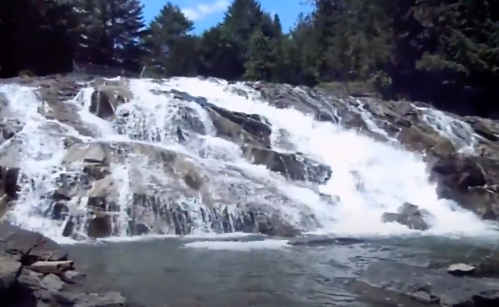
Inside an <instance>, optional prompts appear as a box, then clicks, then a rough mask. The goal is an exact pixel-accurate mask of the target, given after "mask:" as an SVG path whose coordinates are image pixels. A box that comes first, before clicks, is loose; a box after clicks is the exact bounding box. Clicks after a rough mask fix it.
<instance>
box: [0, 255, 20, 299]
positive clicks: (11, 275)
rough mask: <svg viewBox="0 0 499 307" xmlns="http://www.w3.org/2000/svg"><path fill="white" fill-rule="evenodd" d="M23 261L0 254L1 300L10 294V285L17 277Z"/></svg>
mask: <svg viewBox="0 0 499 307" xmlns="http://www.w3.org/2000/svg"><path fill="white" fill-rule="evenodd" d="M20 268H21V263H20V262H17V261H15V260H14V259H12V257H6V256H3V255H0V302H4V301H5V300H6V299H7V295H8V294H9V290H10V287H11V286H12V284H14V282H15V281H16V279H17V274H18V273H19V271H20Z"/></svg>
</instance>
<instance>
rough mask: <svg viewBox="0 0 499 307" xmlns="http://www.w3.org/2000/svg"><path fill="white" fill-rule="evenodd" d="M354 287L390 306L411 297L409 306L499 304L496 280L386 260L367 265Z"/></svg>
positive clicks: (487, 305) (448, 306)
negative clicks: (456, 275)
mask: <svg viewBox="0 0 499 307" xmlns="http://www.w3.org/2000/svg"><path fill="white" fill-rule="evenodd" d="M357 290H358V291H359V292H360V293H361V294H362V295H364V297H365V298H366V299H368V300H370V301H375V302H378V303H384V304H389V306H392V305H393V306H397V305H399V304H404V303H407V302H408V300H412V301H413V303H412V306H424V305H430V306H442V307H462V306H469V307H489V306H496V305H497V304H499V282H498V281H495V280H488V279H474V278H466V277H455V276H452V275H450V274H448V273H447V272H445V271H438V270H431V269H427V268H423V267H416V266H411V265H407V264H401V263H396V262H392V261H385V260H382V261H377V262H374V263H372V264H370V265H369V266H368V268H367V269H366V270H365V271H364V272H363V273H362V275H361V277H360V278H359V280H358V283H357ZM417 303H419V305H418V304H417ZM390 304H391V305H390ZM409 304H411V303H410V302H409ZM404 305H405V304H404ZM409 306H411V305H409Z"/></svg>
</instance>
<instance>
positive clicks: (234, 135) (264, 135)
mask: <svg viewBox="0 0 499 307" xmlns="http://www.w3.org/2000/svg"><path fill="white" fill-rule="evenodd" d="M207 111H208V114H209V115H210V117H211V120H212V121H213V125H214V126H215V129H216V133H217V136H219V137H222V138H225V139H227V140H229V141H231V142H234V143H236V144H253V145H262V146H270V132H269V130H268V129H269V128H268V126H265V125H260V124H256V125H249V126H244V127H246V129H250V131H253V132H256V134H253V133H251V132H249V131H248V130H246V129H244V128H243V126H241V125H240V124H238V123H237V122H234V121H232V120H230V119H228V118H227V117H225V116H223V115H221V114H220V113H219V112H217V111H215V110H213V109H211V108H208V109H207ZM236 118H237V117H236ZM250 122H251V123H253V124H254V123H256V122H257V121H255V120H251V121H250ZM249 127H251V128H249ZM262 127H265V128H262ZM258 128H262V130H258Z"/></svg>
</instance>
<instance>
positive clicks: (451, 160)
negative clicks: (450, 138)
mask: <svg viewBox="0 0 499 307" xmlns="http://www.w3.org/2000/svg"><path fill="white" fill-rule="evenodd" d="M430 174H431V175H430V179H431V180H432V181H434V182H436V184H437V193H438V196H439V197H441V198H446V199H451V200H454V201H456V202H457V203H458V204H459V205H461V206H462V207H463V208H465V209H467V210H470V211H472V212H474V213H476V214H477V215H478V216H480V217H481V218H483V219H487V220H499V219H498V218H499V205H498V204H499V186H498V184H499V161H498V160H494V159H491V158H487V157H479V156H464V155H451V156H448V157H445V158H441V159H440V160H438V161H436V162H435V163H434V164H433V165H432V166H431V168H430Z"/></svg>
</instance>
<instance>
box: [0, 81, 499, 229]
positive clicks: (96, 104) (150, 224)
mask: <svg viewBox="0 0 499 307" xmlns="http://www.w3.org/2000/svg"><path fill="white" fill-rule="evenodd" d="M214 82H215V81H214ZM3 83H12V84H20V85H24V86H31V87H33V88H36V89H34V90H33V92H34V93H35V94H34V95H37V97H38V99H39V100H40V106H38V113H39V115H40V116H42V117H44V118H45V119H47V120H48V121H46V122H44V123H43V124H42V125H44V126H43V127H45V126H46V130H47V131H50V132H51V133H52V135H54V136H56V138H55V142H59V141H60V140H62V142H61V144H60V147H63V148H64V150H66V154H65V155H64V157H62V159H61V164H60V165H57V166H54V167H57V171H55V172H56V173H57V174H58V175H57V176H55V175H54V177H55V178H56V179H54V181H55V183H54V185H55V191H50V192H49V193H46V195H43V199H44V201H47V202H48V203H50V208H49V209H47V210H46V212H42V213H41V214H43V215H45V216H47V217H50V218H51V219H53V220H55V221H56V222H57V223H59V225H61V229H64V230H63V231H62V230H61V231H62V232H63V233H64V235H65V236H71V237H73V238H76V239H83V238H88V237H91V238H96V237H107V236H113V235H141V234H145V233H151V232H152V233H159V234H177V235H185V234H190V233H192V231H193V230H194V229H199V228H205V229H209V230H212V231H215V232H218V233H225V232H234V231H243V232H252V233H263V234H269V235H278V236H293V235H296V234H298V233H300V232H301V231H303V230H313V229H315V228H316V227H318V226H320V225H319V224H318V222H317V219H316V217H315V216H314V215H313V214H312V212H310V209H307V206H304V205H303V204H301V203H299V202H298V203H297V201H296V200H295V199H290V197H289V196H288V195H286V193H285V192H283V191H281V190H278V189H274V188H273V187H272V186H273V185H272V184H270V185H269V182H268V181H267V180H268V179H267V178H261V177H258V176H256V175H254V174H251V173H248V172H246V171H245V170H244V169H241V168H238V167H237V166H236V164H232V165H230V163H229V164H227V165H226V166H224V167H222V168H221V167H218V166H215V165H210V163H209V162H206V163H200V162H199V161H198V160H197V159H193V158H192V157H191V156H189V154H186V153H183V152H181V151H176V150H174V149H167V148H168V147H165V146H155V145H154V143H157V144H172V143H175V144H178V143H180V144H182V145H183V146H185V147H186V148H190V149H192V148H195V150H198V151H199V152H198V153H197V154H198V155H199V156H200V157H203V158H209V157H210V155H213V154H214V153H213V152H212V151H211V150H210V146H213V145H212V144H209V142H208V141H207V140H206V135H208V134H210V135H216V136H218V137H220V138H221V139H223V140H224V142H225V141H226V142H227V143H228V144H230V145H227V146H232V147H233V148H235V149H236V151H237V152H239V153H238V154H237V157H233V156H230V155H228V154H226V153H220V157H217V159H225V160H227V161H232V160H233V159H240V158H243V159H246V161H247V162H249V163H252V164H255V165H260V166H262V167H264V168H266V169H268V170H270V171H271V175H269V176H271V177H272V176H278V177H276V178H279V180H287V181H288V182H290V183H293V184H295V185H306V186H307V187H310V188H313V189H316V187H317V185H320V184H324V183H325V182H327V181H328V179H329V178H330V177H331V175H332V172H334V170H331V168H330V167H329V166H327V165H325V164H324V163H323V162H322V161H316V159H315V158H314V157H309V156H307V155H304V154H303V153H300V152H297V151H296V149H294V148H292V146H287V145H286V135H285V133H283V132H282V131H280V130H279V129H277V128H276V127H272V125H271V123H270V122H269V121H268V120H267V119H266V118H264V117H263V116H261V115H257V114H250V113H243V112H235V111H231V110H228V109H224V108H221V107H219V106H216V105H214V104H212V103H210V102H209V101H208V100H207V99H205V98H203V97H195V96H192V95H190V94H188V93H185V92H182V91H179V90H175V89H170V90H151V94H152V95H156V96H158V97H159V98H161V99H163V100H165V101H168V103H171V104H175V106H176V111H175V112H176V113H175V114H174V115H172V116H173V117H172V118H173V119H172V120H169V121H168V123H169V124H168V125H169V126H168V127H165V129H164V130H165V131H167V132H164V131H163V132H161V133H160V132H158V131H157V129H156V130H154V129H151V127H149V126H148V124H149V123H148V122H147V118H146V117H144V116H142V115H141V113H140V112H141V110H135V109H131V108H128V107H127V105H130V104H128V102H130V101H132V100H134V97H133V95H134V94H133V93H132V92H131V90H130V89H129V86H130V80H126V79H112V80H111V79H103V78H96V77H92V76H75V75H68V76H64V77H60V76H51V77H45V78H14V79H11V80H6V81H3ZM246 85H247V86H248V87H247V88H246V89H242V88H240V87H231V85H228V90H230V91H232V92H234V93H236V94H238V95H241V96H245V97H250V96H255V93H256V94H259V95H260V96H261V97H262V98H264V99H265V100H266V101H267V102H268V103H269V104H270V105H272V106H274V107H277V108H294V109H297V110H299V111H301V112H304V113H306V114H310V115H311V116H313V117H314V118H315V119H316V120H318V121H321V122H331V123H334V124H339V125H341V126H343V127H345V128H347V129H353V130H355V131H356V132H358V133H359V134H362V135H365V136H367V137H371V138H374V139H375V140H377V141H379V142H389V143H391V144H392V145H393V146H399V147H401V148H405V149H408V150H410V151H413V152H415V153H417V154H420V155H422V156H423V157H424V159H425V161H426V162H428V165H429V172H430V174H431V180H433V181H434V182H435V185H436V187H437V192H438V195H439V196H440V197H442V198H448V199H452V200H455V201H457V202H458V203H459V204H460V205H461V206H462V207H464V208H466V209H468V210H471V211H473V212H475V213H476V214H477V215H479V216H480V217H482V218H484V219H491V220H499V205H498V204H499V201H498V200H499V198H498V195H499V188H498V184H499V182H498V180H499V179H498V177H497V173H498V172H499V162H498V161H499V156H497V154H496V153H497V152H499V124H497V123H495V122H493V121H490V120H485V119H481V118H476V117H458V116H456V115H452V114H448V113H443V112H440V111H437V110H434V109H431V108H429V107H428V106H427V105H424V104H419V103H409V102H404V101H397V102H393V101H383V102H380V101H378V100H376V99H374V98H353V97H346V98H345V97H341V98H339V97H336V96H335V95H334V93H324V92H320V91H319V90H316V89H311V88H306V87H300V88H293V87H291V86H287V85H277V84H268V83H262V82H256V83H246ZM250 92H251V93H250ZM165 103H166V102H165ZM84 104H86V107H88V111H90V112H92V113H93V114H95V115H96V116H97V117H99V118H98V119H96V120H100V121H103V122H107V123H109V124H110V126H112V129H114V130H115V131H117V132H118V133H120V134H123V135H125V136H126V137H127V139H128V141H113V142H111V141H104V139H106V135H105V134H106V131H102V130H100V129H99V127H97V126H96V125H93V123H89V122H88V121H86V122H85V121H84V120H83V119H82V113H81V112H80V106H82V105H84ZM134 107H136V108H138V109H140V106H137V105H136V104H135V105H134ZM200 110H201V111H202V112H203V116H205V118H201V117H200V116H199V112H200ZM0 117H1V118H0V132H1V133H0V134H1V135H0V136H1V138H0V142H2V148H1V150H0V166H1V167H3V168H2V176H4V173H5V176H7V173H8V174H10V175H8V176H7V177H9V176H10V177H9V178H13V177H12V176H13V175H14V173H15V176H14V177H15V178H16V180H15V181H16V182H17V181H19V180H18V178H21V177H22V176H23V174H22V171H21V172H20V173H21V174H19V169H21V170H22V167H23V160H22V155H21V154H20V153H22V152H23V141H22V140H23V138H26V137H27V136H26V134H27V133H28V132H23V131H25V130H26V129H24V127H25V125H24V124H25V123H23V122H22V121H19V120H18V119H17V118H16V116H15V114H12V113H11V112H10V109H9V101H8V100H7V98H6V97H2V96H0ZM158 120H159V121H161V120H162V119H158ZM207 121H209V122H210V124H209V125H207V124H206V122H207ZM439 121H443V122H444V123H439ZM156 124H158V123H156ZM28 128H29V127H28ZM132 128H133V129H132ZM68 129H73V130H74V131H76V132H77V133H68V132H67V130H68ZM23 133H24V134H23ZM130 140H134V141H130ZM144 141H145V142H144ZM40 146H43V141H40ZM339 146H341V144H339ZM284 148H285V149H286V150H285V151H284ZM216 154H219V153H218V152H217V153H216ZM231 159H232V160H231ZM4 169H5V170H9V172H10V173H9V172H4V171H3V170H4ZM14 170H16V171H14ZM117 172H119V175H117ZM214 176H216V177H217V180H210V178H213V177H214ZM7 177H5V178H7ZM2 178H4V177H2ZM165 178H166V179H165ZM2 180H4V179H2ZM30 180H31V178H28V177H26V178H24V177H23V179H22V180H21V181H22V184H23V186H26V185H28V184H29V182H30ZM8 181H9V183H8V184H5V185H4V184H3V183H2V189H4V190H5V193H4V194H5V195H7V196H5V197H3V196H2V195H4V194H1V193H0V194H1V195H0V197H2V198H0V199H1V200H2V202H5V205H2V204H3V203H0V205H1V206H0V208H4V209H3V210H4V211H5V210H7V209H8V208H11V207H12V206H14V205H15V203H16V197H17V196H15V195H16V194H15V193H13V192H12V191H14V190H18V189H19V188H20V186H19V185H17V184H13V183H12V182H13V181H12V180H11V179H9V180H8ZM2 182H3V181H2ZM7 190H8V191H7ZM263 191H265V193H262V194H264V195H263V196H262V197H256V196H258V194H259V193H260V192H263ZM2 193H3V192H2ZM334 199H335V198H334V197H331V201H328V203H331V204H334V202H335V201H334ZM200 203H201V204H200ZM282 207H286V208H287V209H286V210H284V209H282ZM295 209H296V211H297V212H299V214H295V213H296V212H295V211H293V210H295ZM307 210H308V211H307ZM416 211H417V210H416ZM404 212H405V211H404ZM404 212H398V213H387V214H385V216H384V217H383V220H384V221H385V222H398V223H401V224H404V225H406V226H408V227H409V228H414V229H419V230H424V229H427V228H428V225H427V224H426V222H425V218H424V216H425V214H424V213H423V212H420V211H417V212H412V211H411V212H412V213H410V214H409V213H407V212H405V213H404Z"/></svg>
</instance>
